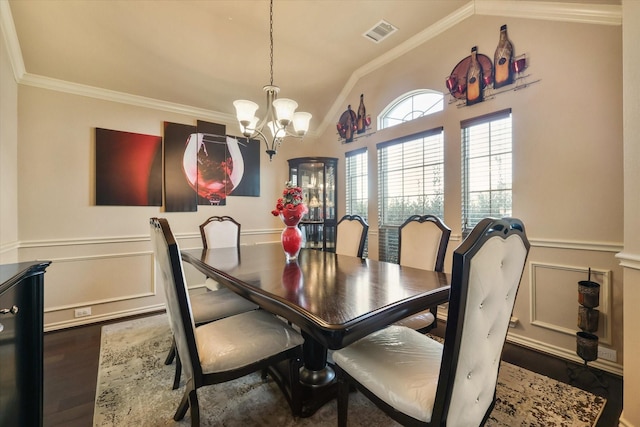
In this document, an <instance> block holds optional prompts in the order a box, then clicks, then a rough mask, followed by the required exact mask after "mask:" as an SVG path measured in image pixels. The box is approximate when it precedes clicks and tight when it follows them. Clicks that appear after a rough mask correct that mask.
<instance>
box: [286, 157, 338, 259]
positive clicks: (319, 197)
mask: <svg viewBox="0 0 640 427" xmlns="http://www.w3.org/2000/svg"><path fill="white" fill-rule="evenodd" d="M337 167H338V159H337V158H333V157H300V158H296V159H289V179H290V180H291V182H292V183H293V184H294V185H297V186H300V187H301V188H302V192H303V194H304V202H305V204H306V205H307V207H308V208H309V212H308V213H307V214H306V215H305V216H304V218H302V221H301V222H300V228H301V229H302V232H303V234H304V237H305V247H307V248H314V249H321V250H327V251H334V250H335V242H336V222H337V220H336V212H337V196H336V175H337V170H336V168H337Z"/></svg>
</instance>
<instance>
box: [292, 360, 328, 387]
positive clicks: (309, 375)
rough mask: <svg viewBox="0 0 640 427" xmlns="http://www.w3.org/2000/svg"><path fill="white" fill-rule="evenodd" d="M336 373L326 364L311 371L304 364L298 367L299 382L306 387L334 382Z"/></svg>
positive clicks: (321, 385) (322, 385)
mask: <svg viewBox="0 0 640 427" xmlns="http://www.w3.org/2000/svg"><path fill="white" fill-rule="evenodd" d="M335 378H336V373H335V371H334V370H333V368H332V367H331V366H329V365H326V366H325V367H324V368H323V369H321V370H319V371H313V370H311V369H309V368H307V367H305V366H303V367H302V368H300V383H301V384H302V385H303V386H307V387H312V388H314V387H324V386H326V385H327V384H330V383H332V382H334V380H335Z"/></svg>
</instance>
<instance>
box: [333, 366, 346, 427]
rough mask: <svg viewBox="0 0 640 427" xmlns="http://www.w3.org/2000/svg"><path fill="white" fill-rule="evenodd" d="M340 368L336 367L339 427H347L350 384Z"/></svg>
mask: <svg viewBox="0 0 640 427" xmlns="http://www.w3.org/2000/svg"><path fill="white" fill-rule="evenodd" d="M339 371H340V367H338V366H336V374H337V376H338V427H347V411H348V408H349V382H348V381H347V380H346V379H345V378H344V375H342V372H339Z"/></svg>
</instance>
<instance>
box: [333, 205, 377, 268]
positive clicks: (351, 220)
mask: <svg viewBox="0 0 640 427" xmlns="http://www.w3.org/2000/svg"><path fill="white" fill-rule="evenodd" d="M368 231H369V224H367V222H366V221H365V220H364V218H362V217H361V216H360V215H345V216H343V217H342V218H341V219H340V221H338V226H337V231H336V253H337V254H338V255H349V256H357V257H358V258H362V253H363V252H364V244H365V241H366V239H367V232H368Z"/></svg>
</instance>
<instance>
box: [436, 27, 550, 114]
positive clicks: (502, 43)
mask: <svg viewBox="0 0 640 427" xmlns="http://www.w3.org/2000/svg"><path fill="white" fill-rule="evenodd" d="M528 65H529V64H528V58H527V55H526V54H521V55H518V56H516V55H515V48H514V45H513V43H512V42H511V40H510V39H509V36H508V35H507V26H506V25H502V26H501V27H500V38H499V39H498V45H497V46H496V49H495V52H494V55H493V62H492V61H491V59H490V58H489V57H488V56H487V55H483V54H481V53H479V52H478V48H477V47H476V46H474V47H473V48H472V49H471V55H469V56H467V57H466V58H464V59H462V60H461V61H460V62H458V64H457V65H456V66H455V67H454V68H453V70H452V71H451V73H450V74H449V75H448V76H447V77H446V79H445V86H446V87H447V90H448V91H449V94H450V95H451V100H450V102H449V103H450V104H451V103H453V102H457V101H464V102H463V103H460V104H458V106H465V105H473V104H476V103H478V102H482V101H484V100H485V99H490V98H493V96H495V95H496V94H498V93H502V92H496V89H499V88H503V87H505V88H506V87H508V86H512V85H513V84H514V83H515V86H513V87H510V88H507V89H505V90H504V91H505V92H506V91H507V90H518V89H524V88H525V87H527V86H528V85H530V84H532V83H535V82H537V81H539V80H536V81H533V82H527V81H526V78H527V76H526V75H524V71H525V69H526V68H527V67H528Z"/></svg>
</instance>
